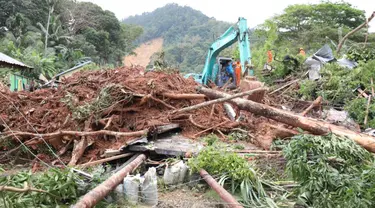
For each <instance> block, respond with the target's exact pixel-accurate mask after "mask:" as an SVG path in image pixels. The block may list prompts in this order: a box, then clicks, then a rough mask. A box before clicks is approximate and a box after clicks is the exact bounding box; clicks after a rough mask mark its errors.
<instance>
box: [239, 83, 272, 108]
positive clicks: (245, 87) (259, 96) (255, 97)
mask: <svg viewBox="0 0 375 208" xmlns="http://www.w3.org/2000/svg"><path fill="white" fill-rule="evenodd" d="M263 86H264V83H263V82H260V81H257V80H255V77H245V79H242V80H241V83H240V89H241V91H242V92H245V91H249V90H254V89H257V88H260V87H263ZM265 93H266V92H265V91H261V92H257V93H254V94H252V95H248V96H245V97H243V98H244V99H248V100H252V101H254V102H258V103H261V102H262V101H263V98H264V95H265Z"/></svg>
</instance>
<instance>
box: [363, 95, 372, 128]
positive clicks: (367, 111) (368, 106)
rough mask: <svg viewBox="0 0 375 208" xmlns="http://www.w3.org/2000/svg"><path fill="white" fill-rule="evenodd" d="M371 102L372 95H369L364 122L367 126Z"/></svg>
mask: <svg viewBox="0 0 375 208" xmlns="http://www.w3.org/2000/svg"><path fill="white" fill-rule="evenodd" d="M370 102H371V95H370V96H368V99H367V106H366V116H365V120H364V121H363V124H364V125H365V126H366V125H367V120H368V113H369V108H370Z"/></svg>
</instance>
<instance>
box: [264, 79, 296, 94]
mask: <svg viewBox="0 0 375 208" xmlns="http://www.w3.org/2000/svg"><path fill="white" fill-rule="evenodd" d="M298 81H299V79H296V80H293V81H290V82H289V83H287V84H285V85H283V86H282V87H280V88H278V89H276V90H274V91H272V92H270V93H269V95H272V94H274V93H276V92H278V91H280V90H282V89H284V88H286V87H288V86H290V85H292V84H294V83H296V82H298Z"/></svg>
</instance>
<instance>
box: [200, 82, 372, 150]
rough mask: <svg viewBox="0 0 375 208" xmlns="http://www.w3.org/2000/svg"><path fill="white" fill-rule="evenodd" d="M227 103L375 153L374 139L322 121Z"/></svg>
mask: <svg viewBox="0 0 375 208" xmlns="http://www.w3.org/2000/svg"><path fill="white" fill-rule="evenodd" d="M200 92H201V93H203V94H205V95H206V96H207V97H209V98H214V99H215V98H216V99H217V98H226V97H227V98H228V97H230V96H231V95H229V94H227V93H223V92H219V91H216V90H212V89H208V88H200ZM229 102H232V103H234V104H236V105H237V106H238V107H239V108H240V109H242V110H247V111H249V112H252V113H254V114H256V115H260V116H264V117H267V118H270V119H273V120H275V121H278V122H282V123H285V124H288V125H291V126H294V127H299V128H301V129H303V130H305V131H309V132H311V133H313V134H316V135H324V134H328V133H334V134H337V135H339V136H343V137H348V138H349V139H352V140H354V141H355V142H357V143H358V144H359V145H361V146H362V147H364V148H366V149H367V150H368V151H370V152H375V137H372V136H369V135H366V134H362V133H358V132H354V131H351V130H349V129H346V128H344V127H340V126H336V125H333V124H330V123H327V122H324V121H318V120H315V119H312V118H306V117H303V116H300V115H296V114H293V113H291V112H288V111H284V110H280V109H277V108H274V107H271V106H268V105H264V104H261V103H256V102H253V101H251V100H245V99H241V98H236V99H233V100H230V101H229Z"/></svg>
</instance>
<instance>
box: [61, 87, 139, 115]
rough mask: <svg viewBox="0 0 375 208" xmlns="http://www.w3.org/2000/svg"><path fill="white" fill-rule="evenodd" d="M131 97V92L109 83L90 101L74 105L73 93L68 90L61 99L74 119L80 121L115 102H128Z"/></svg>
mask: <svg viewBox="0 0 375 208" xmlns="http://www.w3.org/2000/svg"><path fill="white" fill-rule="evenodd" d="M132 97H133V96H132V94H131V93H129V94H128V93H126V91H124V89H123V87H122V86H120V85H117V84H111V85H108V86H106V87H104V88H103V89H101V91H100V93H99V95H98V97H97V98H95V99H94V100H93V101H92V102H91V103H86V104H84V105H80V106H75V104H74V95H73V94H72V93H69V92H68V93H67V94H66V96H65V97H64V98H63V99H62V102H64V103H65V104H66V105H67V106H68V108H69V109H70V110H71V111H72V115H73V118H74V119H77V120H80V121H82V120H86V119H88V118H89V117H90V115H98V113H100V112H102V111H103V110H105V109H107V108H109V107H110V106H112V105H113V104H115V103H116V102H120V101H124V102H130V101H131V100H132Z"/></svg>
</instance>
